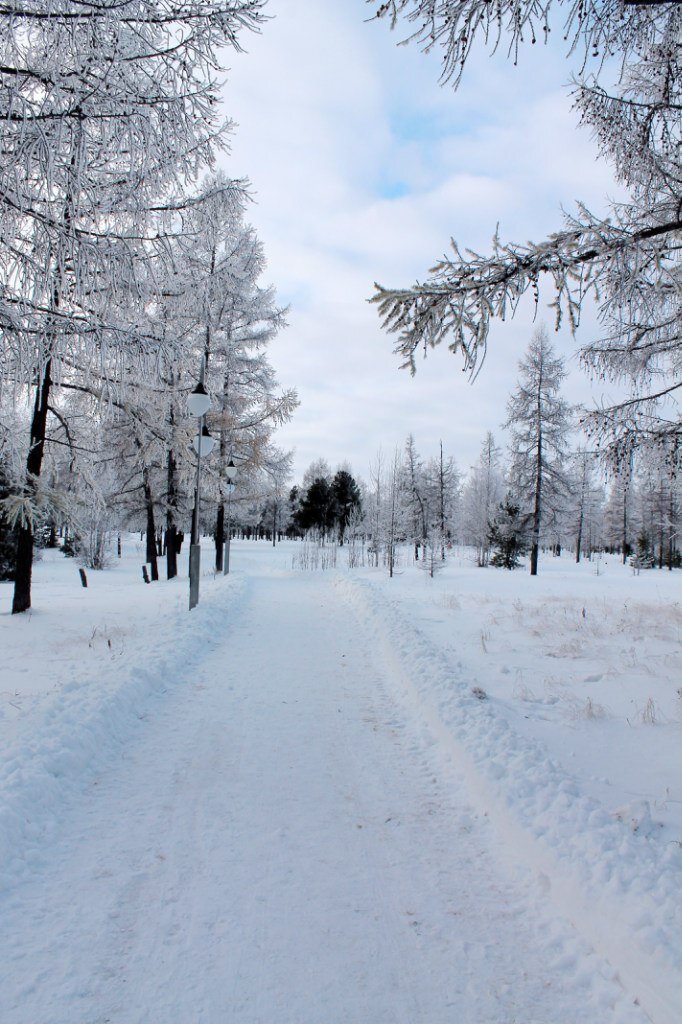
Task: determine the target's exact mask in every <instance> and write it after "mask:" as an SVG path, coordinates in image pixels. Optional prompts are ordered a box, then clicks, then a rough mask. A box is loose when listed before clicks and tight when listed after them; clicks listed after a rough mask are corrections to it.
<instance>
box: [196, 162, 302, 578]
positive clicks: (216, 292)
mask: <svg viewBox="0 0 682 1024" xmlns="http://www.w3.org/2000/svg"><path fill="white" fill-rule="evenodd" d="M230 184H231V183H230V182H229V181H228V180H226V179H225V178H224V177H223V176H213V177H211V178H210V179H208V180H207V181H206V182H205V183H204V185H203V188H202V190H201V193H200V196H199V199H200V201H199V202H197V203H196V204H195V205H193V206H192V208H191V209H190V210H189V211H188V212H187V214H186V215H185V217H184V223H183V228H184V230H183V234H182V236H181V239H180V241H179V244H178V250H179V255H178V258H177V261H176V279H177V286H178V287H179V290H180V307H181V312H179V314H178V316H179V317H180V318H181V319H182V320H183V323H184V328H185V334H186V337H187V338H188V341H189V349H190V351H191V352H194V359H195V361H198V360H199V359H200V358H202V357H203V359H204V362H205V366H206V387H207V390H208V391H209V393H210V394H211V395H212V397H213V399H214V405H213V408H212V409H211V412H210V413H209V415H208V417H207V423H208V425H209V427H211V429H212V430H213V431H214V432H215V433H216V435H217V439H218V442H219V443H218V446H217V449H216V452H215V453H214V455H212V457H211V461H210V463H209V468H208V472H209V476H208V477H207V490H206V495H207V497H209V498H210V497H211V496H213V497H214V498H215V505H216V521H215V527H214V531H213V533H214V538H215V546H216V569H217V570H218V571H220V570H221V569H222V565H223V544H224V530H225V506H226V502H227V488H228V480H227V477H226V475H225V469H226V467H227V465H228V464H229V461H230V460H236V463H237V465H239V466H241V467H242V468H243V467H244V466H245V465H248V466H250V467H251V468H253V469H254V470H261V469H262V470H264V471H265V473H266V476H267V475H270V476H271V477H272V476H273V475H277V474H279V473H281V469H282V467H281V465H280V462H281V453H280V452H279V451H278V450H277V449H275V448H274V447H273V446H272V444H271V438H272V434H273V432H274V430H275V428H276V427H277V426H279V425H281V424H283V423H285V422H287V421H288V420H289V419H290V418H291V416H292V415H293V412H294V410H295V409H296V407H297V405H298V398H297V396H296V392H295V391H294V390H293V389H287V390H283V391H280V390H279V387H278V382H277V378H276V375H275V372H274V369H273V367H272V365H271V363H270V361H269V358H268V352H267V349H268V345H269V343H270V342H271V341H272V339H273V338H274V337H275V336H276V334H277V332H278V331H279V330H280V329H281V328H282V327H283V326H284V324H285V320H284V313H285V311H284V310H283V309H281V308H280V307H279V306H278V305H277V303H276V297H275V292H274V289H272V288H270V287H266V286H263V284H262V283H261V277H262V275H263V273H264V270H265V256H264V252H263V246H262V244H261V243H260V241H259V240H258V238H257V236H256V233H255V231H254V230H253V228H251V227H249V226H247V225H245V223H244V203H243V199H242V197H241V196H239V195H235V192H234V189H232V188H230Z"/></svg>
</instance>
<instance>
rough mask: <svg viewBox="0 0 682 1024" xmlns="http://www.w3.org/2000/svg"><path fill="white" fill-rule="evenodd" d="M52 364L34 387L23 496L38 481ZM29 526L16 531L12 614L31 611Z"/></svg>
mask: <svg viewBox="0 0 682 1024" xmlns="http://www.w3.org/2000/svg"><path fill="white" fill-rule="evenodd" d="M51 370H52V360H51V359H48V361H47V363H46V365H45V370H44V372H43V378H42V381H40V382H39V384H38V385H37V387H36V397H35V404H34V407H33V420H32V421H31V446H30V448H29V450H28V456H27V459H26V482H25V484H24V492H25V494H26V495H29V494H30V493H31V491H35V487H36V483H37V482H38V479H39V478H40V470H41V468H42V464H43V454H44V451H45V435H46V432H47V410H48V404H49V400H50V388H51V386H52V378H51V375H50V374H51ZM33 543H34V537H33V526H32V524H31V522H30V521H27V522H26V523H24V524H20V525H19V527H18V529H17V561H16V569H15V574H14V597H13V601H12V614H13V615H16V614H17V613H18V612H25V611H27V610H28V609H29V608H30V607H31V575H32V571H33Z"/></svg>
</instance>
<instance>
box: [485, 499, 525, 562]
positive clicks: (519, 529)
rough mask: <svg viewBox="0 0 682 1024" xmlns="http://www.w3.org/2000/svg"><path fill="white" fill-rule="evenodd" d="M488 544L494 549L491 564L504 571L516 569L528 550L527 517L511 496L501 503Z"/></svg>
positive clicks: (490, 530)
mask: <svg viewBox="0 0 682 1024" xmlns="http://www.w3.org/2000/svg"><path fill="white" fill-rule="evenodd" d="M488 542H489V544H490V546H491V548H492V549H493V554H492V556H491V558H490V564H491V565H495V566H499V567H501V568H503V569H516V568H517V567H518V566H519V565H520V564H521V563H520V561H519V558H520V557H521V556H522V555H525V553H526V551H527V550H528V544H527V541H526V534H525V517H524V516H523V515H522V514H521V509H520V507H519V505H518V503H517V502H516V501H515V500H514V498H513V497H512V496H511V495H510V494H508V495H507V497H506V498H505V499H504V501H502V502H500V504H499V506H498V508H497V512H496V513H495V516H494V518H493V520H492V521H491V523H490V528H489V531H488Z"/></svg>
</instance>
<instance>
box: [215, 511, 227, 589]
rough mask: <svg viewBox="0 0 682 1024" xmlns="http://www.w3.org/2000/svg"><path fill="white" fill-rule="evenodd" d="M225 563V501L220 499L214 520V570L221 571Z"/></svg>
mask: <svg viewBox="0 0 682 1024" xmlns="http://www.w3.org/2000/svg"><path fill="white" fill-rule="evenodd" d="M224 564H225V503H224V502H223V501H221V502H220V503H219V505H218V512H217V514H216V521H215V571H216V572H222V571H223V566H224Z"/></svg>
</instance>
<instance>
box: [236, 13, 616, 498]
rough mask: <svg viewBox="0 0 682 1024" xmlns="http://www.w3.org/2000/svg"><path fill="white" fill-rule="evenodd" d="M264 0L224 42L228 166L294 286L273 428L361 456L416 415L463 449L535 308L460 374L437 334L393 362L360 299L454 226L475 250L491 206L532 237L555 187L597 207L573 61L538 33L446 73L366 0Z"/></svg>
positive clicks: (283, 287) (431, 251) (510, 373)
mask: <svg viewBox="0 0 682 1024" xmlns="http://www.w3.org/2000/svg"><path fill="white" fill-rule="evenodd" d="M269 13H271V14H273V15H275V19H274V20H273V21H271V22H270V23H268V24H266V26H265V27H264V30H263V34H262V37H256V38H253V39H252V40H251V41H247V44H248V46H249V50H250V52H249V53H248V54H247V55H245V56H239V55H237V56H234V57H232V59H231V63H232V71H231V73H230V76H229V80H228V85H227V87H226V89H225V103H226V111H227V114H228V115H229V116H230V117H233V118H234V119H235V120H236V121H237V122H238V123H239V127H238V129H237V132H236V134H235V137H234V140H233V146H232V154H231V156H230V157H229V158H228V159H227V161H226V162H225V167H226V169H227V171H228V173H230V174H233V175H234V176H236V177H238V176H242V175H246V176H248V177H249V178H250V179H251V181H252V183H253V187H254V191H255V195H256V204H255V205H254V206H253V207H252V209H251V210H250V214H249V215H250V219H251V220H252V221H253V223H254V225H255V226H256V228H257V230H258V233H259V235H260V237H261V239H262V241H263V243H264V245H265V249H266V254H267V256H268V261H269V270H268V280H269V281H272V283H274V284H275V285H276V287H277V290H278V295H279V298H280V301H283V302H290V303H291V312H290V316H289V323H290V326H289V328H288V330H287V331H285V332H283V333H282V334H281V335H280V336H279V338H278V339H277V340H276V341H275V343H274V344H273V347H272V360H273V363H274V365H275V366H276V368H277V369H278V372H279V376H280V379H281V381H282V383H283V384H285V385H287V386H296V387H298V389H299V393H300V397H301V401H302V405H301V407H300V409H299V410H298V412H297V413H296V416H295V420H294V422H293V423H292V424H290V425H288V426H287V427H286V428H284V429H283V430H282V431H281V433H280V435H279V442H280V443H281V444H282V445H283V446H285V447H289V446H291V447H295V448H296V449H297V456H296V475H297V477H299V478H300V476H301V475H302V473H303V470H304V469H305V467H306V466H307V464H308V463H309V462H310V461H311V460H312V459H313V458H316V457H319V456H324V457H326V458H327V459H328V460H329V461H330V462H331V463H332V465H335V464H337V463H339V462H341V461H343V460H344V459H348V460H349V461H350V462H351V464H352V465H353V466H354V468H355V470H356V471H357V472H358V473H359V474H361V475H365V474H366V473H367V466H368V463H369V461H370V459H371V458H372V457H373V455H374V453H375V451H376V449H377V448H378V447H379V446H381V447H382V448H383V449H384V451H390V450H392V448H393V446H394V445H395V444H396V443H398V444H402V442H403V441H404V438H405V436H406V435H407V434H408V433H409V432H412V433H413V434H414V435H415V437H416V439H417V445H418V448H419V449H420V451H422V452H423V453H424V454H425V455H428V454H432V453H434V452H435V447H436V445H437V443H438V440H439V439H440V438H442V439H443V441H444V444H445V445H446V448H447V450H448V452H449V453H451V454H454V455H455V456H456V458H457V459H458V461H459V462H460V464H461V465H462V466H463V467H467V466H468V465H469V464H470V463H471V462H472V461H473V460H474V459H475V457H476V455H477V452H478V448H479V444H480V440H481V438H482V435H483V433H484V432H485V430H487V429H492V430H493V431H495V430H497V428H498V425H499V423H500V422H501V420H502V419H503V418H504V405H505V402H506V397H507V395H508V393H509V391H510V389H511V387H513V384H514V381H515V379H516V364H517V361H518V359H519V357H520V356H521V354H522V352H523V349H524V348H525V344H526V341H527V339H528V337H529V334H530V331H531V329H532V311H531V310H530V309H526V310H524V312H523V314H522V315H520V316H519V318H518V320H516V321H514V322H512V323H507V324H499V325H495V328H494V330H493V333H492V336H491V342H490V346H489V356H488V359H487V361H486V364H485V366H484V368H483V370H482V372H481V374H480V376H479V379H478V381H477V383H476V384H475V385H474V386H473V387H472V386H471V385H470V384H469V383H468V380H467V378H466V376H465V375H464V374H462V372H461V368H460V363H459V362H458V361H457V359H456V358H454V357H453V356H451V355H450V354H449V353H448V352H447V351H446V350H445V349H443V350H442V351H440V350H439V351H435V352H432V353H430V355H429V357H428V359H427V360H426V361H425V362H423V363H421V364H420V366H419V370H418V373H417V376H416V378H414V379H412V378H410V376H409V374H407V373H406V372H405V371H399V369H398V365H399V364H398V359H397V358H396V357H395V356H394V355H393V353H392V347H393V346H392V340H391V338H390V337H388V336H387V335H386V334H384V333H383V332H382V331H381V330H380V326H379V320H378V317H377V312H376V309H375V307H373V306H370V305H369V304H368V302H367V299H368V298H369V296H370V295H371V294H372V291H373V282H374V281H375V280H376V281H380V282H381V283H383V284H386V285H392V286H401V285H408V284H410V283H412V282H413V281H414V280H415V279H417V278H420V279H423V278H424V277H425V275H426V272H427V270H428V268H429V267H430V266H431V265H432V263H433V262H434V261H435V260H436V259H438V258H439V257H440V256H442V255H443V254H444V253H445V252H446V250H447V247H448V243H449V239H450V237H451V236H452V235H454V236H455V237H456V238H457V239H458V241H460V242H461V243H462V244H464V245H467V246H471V247H474V248H477V249H479V250H483V251H485V250H486V248H487V246H488V244H489V240H490V237H491V235H492V233H493V231H494V230H495V225H496V223H497V222H498V221H499V222H500V224H501V229H502V232H503V235H504V237H506V238H510V239H511V238H517V239H518V240H521V241H525V240H526V239H528V238H530V237H541V236H542V235H543V234H544V233H546V232H547V231H550V230H554V229H556V228H557V227H559V226H560V222H561V213H560V209H559V206H560V204H561V202H564V203H565V204H569V205H570V203H571V202H572V201H573V200H574V199H576V198H582V199H585V200H586V201H587V202H588V203H589V204H592V205H595V206H596V207H597V208H599V206H600V205H601V198H602V196H603V195H604V194H605V193H606V192H608V191H609V190H610V191H614V189H613V186H612V183H611V179H610V175H609V173H608V168H606V167H605V166H604V165H603V164H601V163H599V162H597V161H596V149H595V147H594V145H593V144H592V142H591V141H590V140H589V138H588V137H587V135H586V134H585V133H582V132H577V131H576V129H575V126H576V119H575V115H574V114H573V113H572V112H571V110H570V101H569V99H568V95H567V93H566V92H565V91H563V90H562V89H561V86H562V84H563V81H564V80H565V79H567V78H568V74H569V65H568V63H567V62H563V63H559V64H557V61H556V56H555V55H553V54H552V53H551V52H549V51H547V50H544V49H543V48H540V47H536V48H534V50H533V52H532V53H530V54H529V56H528V59H527V62H526V63H525V64H524V65H522V67H521V68H516V69H514V68H513V67H512V66H511V65H510V64H509V63H508V62H506V61H505V60H504V59H503V56H502V55H498V56H497V57H495V58H489V57H482V58H480V59H479V60H477V61H476V62H475V63H474V64H472V66H471V68H470V69H468V71H469V73H468V74H467V76H466V77H465V80H464V83H463V85H462V87H461V88H460V90H459V91H458V92H457V93H453V91H452V89H450V88H441V87H439V86H438V84H437V76H438V72H439V68H438V61H437V60H436V59H435V58H434V57H433V56H432V57H431V58H430V59H427V58H425V57H424V56H423V55H422V54H420V53H419V52H418V51H417V50H416V49H414V48H413V47H406V48H396V46H395V44H396V42H397V40H398V38H399V37H398V36H396V35H395V34H394V35H391V34H390V33H389V32H388V31H387V28H386V26H385V25H384V24H383V23H382V24H366V23H365V21H364V19H365V18H366V17H367V14H368V8H367V6H366V5H365V3H364V2H363V0H344V3H343V4H340V3H338V0H315V3H311V2H310V0H271V4H270V9H269ZM392 196H393V197H392ZM547 319H548V318H547ZM588 319H590V318H588ZM590 322H591V323H593V318H591V321H590ZM561 345H563V346H564V348H565V350H566V351H568V352H570V351H573V349H574V344H573V342H572V341H571V340H570V339H568V338H561ZM571 387H572V390H573V391H576V392H579V391H580V390H581V389H582V390H584V389H585V384H584V382H583V380H582V378H578V377H577V376H576V378H575V381H573V382H572V383H571Z"/></svg>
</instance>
